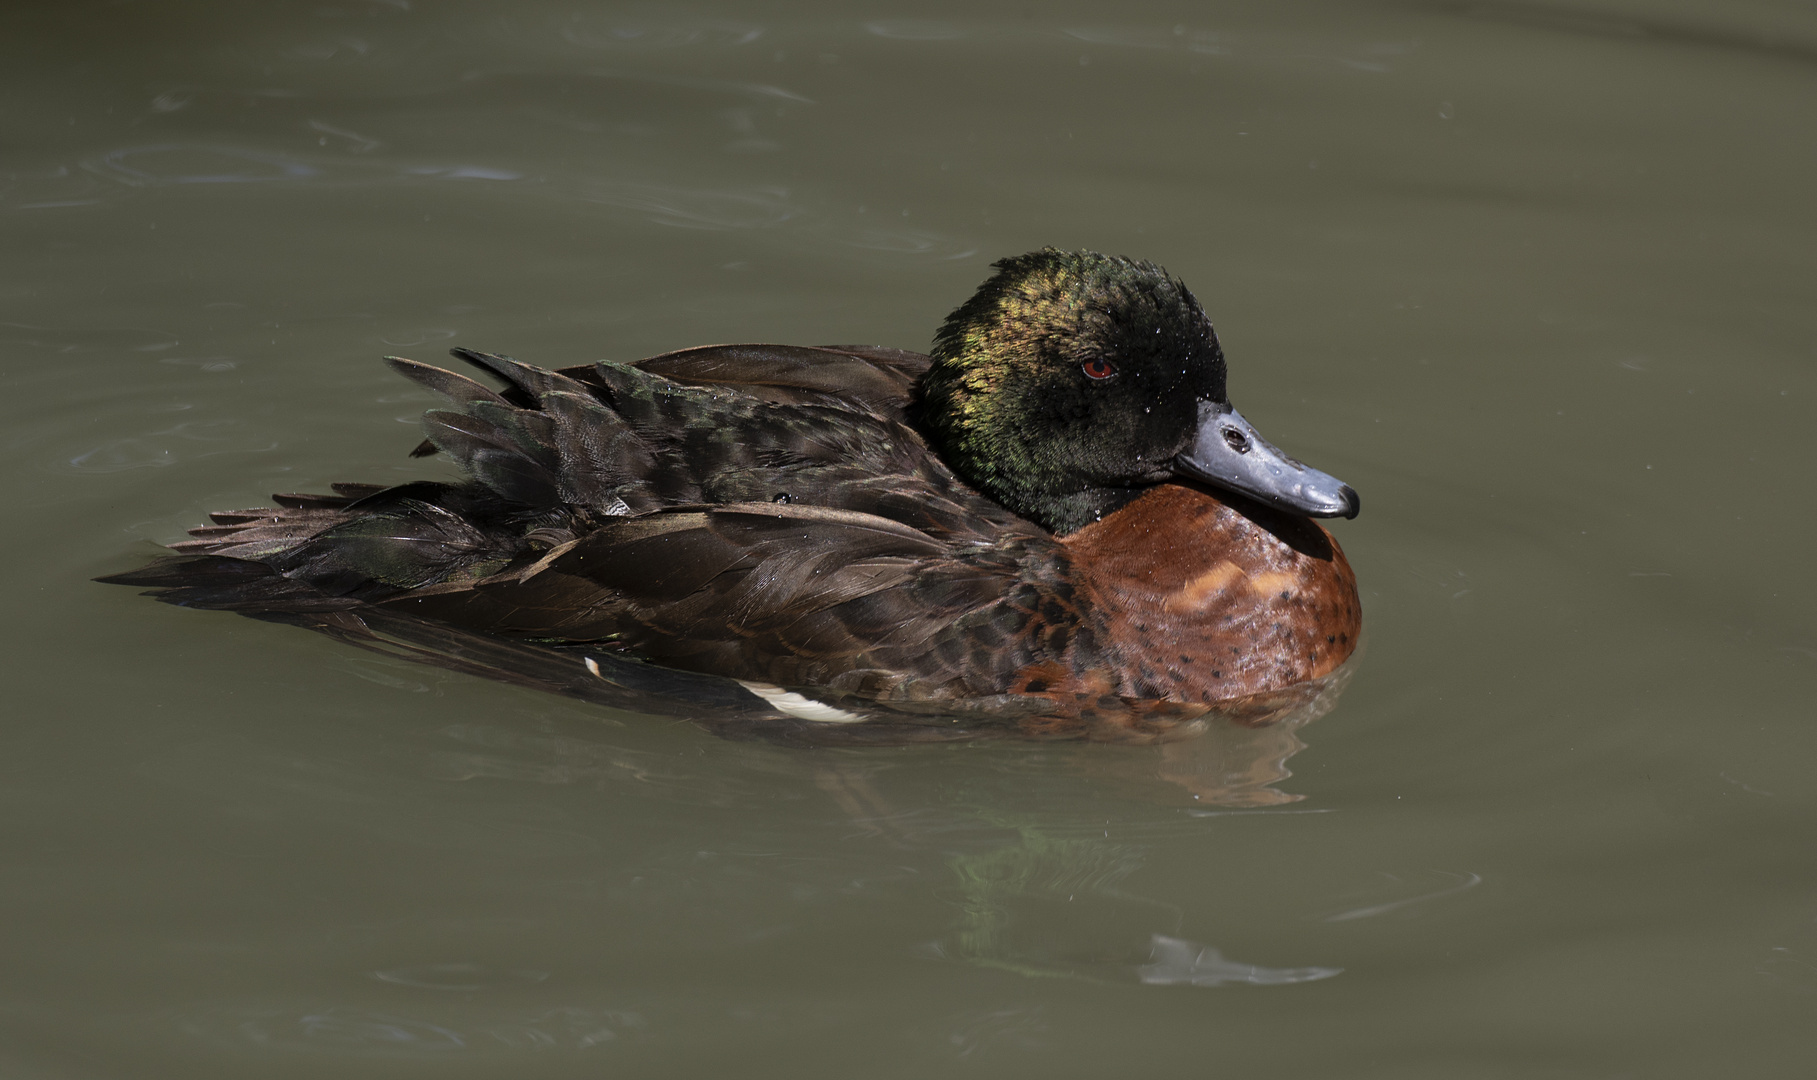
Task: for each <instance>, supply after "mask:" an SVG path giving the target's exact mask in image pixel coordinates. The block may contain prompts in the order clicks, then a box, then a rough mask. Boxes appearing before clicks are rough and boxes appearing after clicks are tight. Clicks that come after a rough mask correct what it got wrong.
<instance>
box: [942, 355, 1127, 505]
mask: <svg viewBox="0 0 1817 1080" xmlns="http://www.w3.org/2000/svg"><path fill="white" fill-rule="evenodd" d="M922 390H923V392H922V394H918V395H917V400H916V402H915V404H914V406H913V407H911V409H910V411H909V415H910V419H911V421H912V422H913V423H914V424H915V426H916V427H917V428H918V429H920V431H921V434H922V436H923V437H924V438H925V439H926V440H927V442H928V445H929V446H931V447H932V448H933V449H934V452H935V453H937V454H939V455H940V459H941V460H942V461H944V462H946V464H947V466H948V467H949V468H951V469H952V470H953V471H954V472H956V473H958V474H959V476H960V478H961V479H963V480H964V481H965V482H966V483H968V484H970V485H972V486H973V487H975V488H977V489H978V490H979V491H981V492H983V493H984V494H985V495H988V496H990V497H991V498H992V499H995V500H996V501H997V502H999V503H1001V504H1002V505H1003V506H1004V507H1005V508H1007V509H1009V510H1011V511H1013V512H1014V513H1015V514H1016V515H1017V516H1019V517H1023V518H1027V519H1028V520H1029V521H1032V522H1034V523H1035V524H1037V525H1039V526H1041V527H1042V528H1044V529H1046V530H1048V531H1049V532H1051V533H1054V534H1055V535H1057V536H1066V535H1068V534H1070V533H1074V532H1077V531H1078V530H1080V529H1083V528H1084V527H1085V526H1087V525H1090V524H1091V523H1092V522H1094V521H1100V520H1102V519H1103V518H1105V517H1108V516H1109V515H1110V514H1112V513H1114V512H1116V511H1117V510H1119V509H1121V508H1122V507H1124V506H1125V505H1127V504H1129V503H1130V502H1131V501H1133V500H1135V499H1136V498H1138V497H1139V496H1141V495H1142V493H1143V492H1145V491H1147V490H1148V486H1139V487H1124V486H1115V487H1106V486H1101V485H1093V484H1089V483H1086V482H1084V481H1083V480H1081V479H1080V478H1078V477H1076V476H1068V475H1066V474H1065V473H1063V472H1062V471H1060V470H1057V469H1055V468H1053V467H1052V466H1050V465H1046V464H1044V463H1043V462H1042V461H1041V460H1040V456H1039V454H1038V453H1037V452H1036V450H1035V447H1036V446H1037V445H1038V440H1031V439H1030V438H1028V437H1027V436H1026V435H1023V436H1018V433H1016V432H1013V431H1004V430H1002V425H1001V424H997V423H992V422H990V421H991V420H993V419H1000V418H984V417H979V416H968V415H965V413H964V412H963V411H955V410H952V409H950V408H946V407H942V406H941V405H940V404H939V403H937V402H932V401H929V400H928V398H927V397H926V396H925V390H926V388H925V387H923V388H922Z"/></svg>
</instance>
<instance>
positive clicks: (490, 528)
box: [101, 248, 1361, 740]
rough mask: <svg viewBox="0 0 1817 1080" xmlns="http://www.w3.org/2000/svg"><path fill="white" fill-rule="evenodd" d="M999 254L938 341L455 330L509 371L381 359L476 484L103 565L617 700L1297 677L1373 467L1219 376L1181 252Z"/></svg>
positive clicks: (1253, 703)
mask: <svg viewBox="0 0 1817 1080" xmlns="http://www.w3.org/2000/svg"><path fill="white" fill-rule="evenodd" d="M994 270H995V273H993V274H992V275H991V276H990V278H989V279H988V280H986V281H985V282H984V283H983V285H981V286H980V287H979V289H978V291H977V292H976V294H974V295H973V296H972V297H971V299H969V300H967V301H966V302H965V303H964V304H962V305H961V306H960V307H959V308H958V309H957V310H956V311H954V312H953V313H952V315H951V316H949V317H948V318H947V320H946V322H945V324H944V325H943V326H942V327H941V328H940V330H939V332H938V334H937V335H936V336H935V339H934V344H933V350H932V353H931V355H925V356H924V355H922V354H919V353H913V352H906V351H902V350H898V349H890V348H882V347H877V346H826V347H798V346H783V345H715V346H706V347H702V348H695V349H685V350H682V351H680V352H672V353H666V354H664V355H661V356H656V357H652V358H650V359H647V360H641V361H638V362H635V363H618V362H612V361H600V362H598V363H595V364H588V365H584V366H579V367H569V368H563V369H560V370H546V369H543V368H539V367H534V366H532V365H529V364H525V363H520V362H518V361H516V360H513V359H511V358H509V357H506V356H502V355H497V354H492V353H483V352H476V351H472V350H468V349H455V350H453V354H454V355H455V356H456V357H458V358H460V359H461V360H464V361H466V362H468V363H470V364H472V365H474V366H475V367H477V368H479V369H481V370H482V371H484V372H487V373H490V374H491V375H492V376H495V377H496V378H498V379H499V380H502V382H503V383H504V384H505V385H504V386H503V388H501V389H494V388H493V387H491V386H488V385H485V384H482V383H480V382H478V381H475V380H473V379H469V378H467V377H465V376H462V375H459V374H456V373H454V372H451V371H447V370H444V369H441V368H438V367H433V366H430V365H427V364H421V363H417V362H415V361H412V360H406V359H403V358H400V357H388V358H387V362H388V363H389V364H390V365H391V366H392V367H393V368H394V369H395V370H396V371H397V372H398V373H399V374H401V375H403V376H405V377H406V378H408V379H410V380H412V381H414V382H416V383H417V384H419V385H421V386H424V387H427V388H429V389H430V390H433V391H436V392H437V393H439V394H441V395H442V396H443V397H445V398H446V399H447V400H448V401H449V402H450V407H449V408H447V409H439V410H433V411H430V412H428V413H427V414H425V416H424V429H425V433H426V435H427V442H425V443H424V444H423V445H422V446H419V447H418V449H417V451H416V452H417V454H418V455H422V454H428V453H441V454H445V455H448V456H449V457H450V458H452V459H453V460H454V461H455V462H456V463H458V464H459V466H460V467H461V468H462V470H463V471H464V474H465V476H466V479H465V480H463V481H460V482H452V483H448V482H432V481H417V482H413V483H406V484H403V485H399V486H394V487H382V486H378V485H366V484H336V485H334V489H335V494H333V495H290V496H283V495H280V496H275V497H274V498H275V500H276V502H277V504H278V505H277V506H275V507H269V508H260V509H255V510H246V511H233V512H225V513H218V514H214V515H212V518H213V522H214V523H213V524H212V525H209V526H206V527H203V528H199V529H195V530H193V532H192V535H193V536H194V539H192V540H189V541H186V542H183V543H179V544H176V545H173V550H174V551H176V552H178V553H179V554H177V555H174V556H166V557H163V558H162V559H160V560H158V561H156V562H154V563H152V564H150V565H148V566H146V567H144V568H142V569H140V570H137V571H133V572H129V573H125V574H119V575H115V576H112V577H109V578H103V579H101V580H103V581H110V582H114V583H118V584H127V585H139V586H150V587H151V588H152V590H153V593H152V594H153V595H157V596H159V597H160V598H161V599H163V600H166V601H169V602H172V603H177V604H182V605H185V606H190V607H199V608H212V609H226V610H235V611H240V612H243V613H246V614H250V615H254V616H257V617H261V618H266V619H274V620H279V621H286V622H293V623H299V624H302V625H306V626H310V627H311V628H313V629H317V630H322V631H324V632H328V633H331V634H334V635H336V636H339V637H342V638H343V639H345V640H349V641H353V642H355V643H358V644H364V645H367V646H368V647H388V648H390V649H392V650H393V651H400V650H401V651H402V652H403V653H404V654H405V655H411V656H412V657H413V658H415V659H425V660H430V661H432V662H436V663H442V664H444V665H446V666H450V667H457V668H464V669H467V670H474V671H479V672H481V673H483V674H488V675H492V676H494V677H500V678H507V679H514V680H516V681H520V682H529V683H532V684H535V685H542V686H546V687H548V688H552V689H557V690H562V691H565V692H569V693H575V694H579V695H580V696H591V697H594V698H596V699H601V698H602V695H601V694H600V693H598V692H596V691H597V690H598V689H599V686H600V684H604V685H605V686H610V687H619V688H626V687H633V686H641V685H643V684H640V683H639V682H638V680H639V679H645V680H646V681H647V679H648V677H649V675H650V674H651V673H661V672H667V673H670V674H672V675H673V676H674V677H675V679H677V680H680V681H678V682H672V683H670V685H671V686H672V687H681V688H683V689H684V690H688V691H689V692H692V693H693V694H694V696H695V697H696V699H697V700H699V701H702V702H704V701H705V700H706V698H707V697H713V696H714V694H717V695H718V696H717V697H716V698H715V700H716V701H718V702H719V703H720V704H728V701H729V699H728V698H727V695H731V696H733V697H736V698H738V699H739V700H740V701H742V702H743V703H744V705H745V706H748V708H746V709H745V710H744V711H745V713H746V714H747V715H748V716H751V717H755V718H761V719H763V720H764V721H765V722H768V723H771V724H773V725H774V724H782V725H789V726H792V729H811V728H822V729H829V728H840V729H845V730H848V731H849V730H857V729H864V730H866V731H869V732H876V731H880V730H889V731H895V732H898V733H904V732H906V733H908V734H909V737H958V736H967V735H976V734H980V733H987V732H991V731H1011V732H1017V733H1020V734H1023V735H1028V736H1034V737H1089V738H1099V739H1116V740H1145V739H1152V738H1157V737H1161V736H1164V735H1166V734H1168V733H1169V732H1173V731H1176V730H1177V729H1179V728H1180V727H1181V725H1183V724H1190V723H1191V722H1192V721H1194V720H1195V719H1196V718H1200V717H1203V716H1206V715H1207V714H1220V715H1229V716H1236V717H1239V718H1248V719H1249V720H1251V721H1260V720H1266V719H1267V718H1268V717H1270V716H1273V715H1276V714H1278V713H1279V712H1280V711H1281V710H1282V709H1283V708H1285V707H1286V706H1287V705H1290V704H1293V703H1294V702H1296V701H1297V700H1300V699H1299V698H1296V697H1295V695H1296V692H1300V691H1302V690H1303V688H1305V687H1307V686H1316V685H1317V684H1318V683H1319V680H1321V679H1326V678H1328V677H1329V676H1330V674H1331V673H1332V672H1333V671H1334V669H1336V668H1338V666H1339V665H1340V664H1342V663H1343V661H1344V660H1345V658H1346V657H1348V656H1349V655H1350V653H1351V651H1352V650H1353V649H1354V648H1355V646H1356V642H1357V635H1358V632H1359V630H1360V628H1361V605H1360V603H1359V601H1358V597H1357V591H1356V580H1355V577H1354V575H1353V574H1352V572H1351V569H1350V566H1349V564H1348V563H1347V562H1346V560H1345V558H1344V555H1343V552H1342V551H1341V550H1340V549H1339V547H1338V545H1337V542H1336V540H1334V539H1333V538H1332V536H1331V534H1330V533H1329V532H1327V531H1326V530H1325V529H1324V528H1323V527H1321V526H1320V525H1318V524H1317V523H1316V522H1314V521H1312V520H1310V519H1311V518H1315V517H1337V516H1342V517H1354V516H1355V515H1356V513H1357V509H1358V499H1357V496H1356V493H1355V492H1354V491H1353V490H1352V489H1351V488H1350V487H1348V486H1347V485H1345V484H1343V483H1341V482H1339V481H1338V480H1337V479H1335V478H1334V477H1332V476H1330V475H1327V474H1325V473H1322V472H1319V471H1318V470H1315V469H1312V468H1309V467H1307V466H1305V465H1302V464H1301V463H1299V462H1298V461H1295V460H1294V459H1292V458H1290V457H1288V456H1287V455H1285V454H1284V453H1282V452H1281V451H1279V450H1277V449H1276V448H1275V447H1273V446H1272V445H1270V444H1269V443H1268V442H1267V441H1266V440H1265V439H1263V438H1262V437H1261V435H1260V434H1258V433H1257V432H1256V430H1255V429H1254V428H1253V427H1252V426H1251V425H1250V424H1249V422H1248V421H1247V420H1245V419H1244V418H1243V417H1242V415H1241V414H1239V413H1238V412H1237V411H1236V410H1235V409H1234V408H1232V406H1231V404H1230V401H1229V397H1228V395H1227V393H1226V390H1225V360H1224V355H1223V352H1222V350H1221V349H1220V348H1219V345H1218V339H1217V335H1216V334H1215V333H1214V332H1213V330H1212V324H1211V322H1210V320H1209V319H1208V318H1207V317H1206V315H1205V312H1204V310H1203V309H1202V308H1201V307H1200V305H1199V302H1198V301H1197V300H1196V299H1194V297H1193V295H1192V294H1191V293H1190V292H1189V291H1188V290H1187V288H1186V286H1185V285H1184V284H1182V283H1181V282H1180V281H1179V280H1177V279H1176V278H1174V277H1172V276H1170V275H1169V274H1167V272H1166V271H1164V270H1162V269H1161V268H1160V267H1158V266H1155V265H1153V264H1152V263H1147V262H1140V261H1134V260H1130V259H1125V258H1114V257H1108V256H1104V255H1099V254H1096V253H1093V252H1065V251H1058V250H1055V249H1052V248H1049V249H1044V250H1041V251H1036V252H1031V253H1029V254H1026V255H1021V256H1017V257H1015V258H1010V259H1004V260H1002V261H1001V262H998V263H996V264H995V266H994ZM687 673H698V674H699V675H706V676H718V677H721V678H718V679H711V680H701V679H697V678H695V677H694V676H692V675H689V674H687ZM726 679H730V680H735V681H736V684H735V685H734V684H733V683H729V682H726V681H725V680H726ZM690 680H691V681H690ZM708 684H711V685H714V686H717V687H719V688H720V689H719V690H717V691H712V692H708V691H707V690H703V689H701V688H702V687H704V686H707V685H708ZM589 688H592V689H589ZM684 696H685V695H684ZM1303 696H1304V695H1303V693H1302V694H1301V697H1303ZM603 699H606V700H610V699H611V698H610V696H609V695H607V696H606V697H605V698H603Z"/></svg>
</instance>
